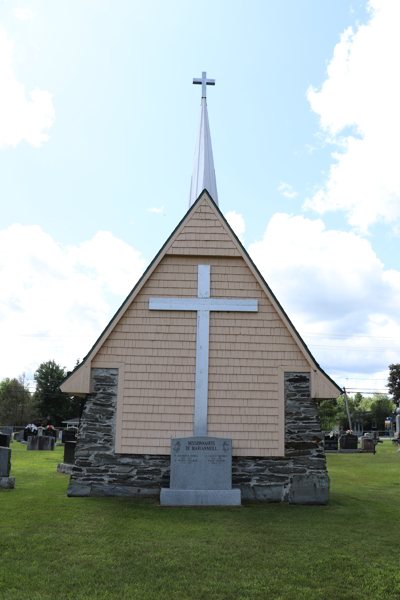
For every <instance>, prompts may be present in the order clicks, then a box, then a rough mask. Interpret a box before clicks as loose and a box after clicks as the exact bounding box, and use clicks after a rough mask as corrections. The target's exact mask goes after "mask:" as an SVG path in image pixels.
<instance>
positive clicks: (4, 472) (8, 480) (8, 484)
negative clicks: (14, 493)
mask: <svg viewBox="0 0 400 600" xmlns="http://www.w3.org/2000/svg"><path fill="white" fill-rule="evenodd" d="M10 473H11V448H4V447H0V489H6V490H10V489H13V488H14V487H15V477H10Z"/></svg>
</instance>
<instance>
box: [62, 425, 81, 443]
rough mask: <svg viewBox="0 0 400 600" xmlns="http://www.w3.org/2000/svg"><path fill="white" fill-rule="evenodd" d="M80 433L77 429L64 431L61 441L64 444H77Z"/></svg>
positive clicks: (72, 428) (71, 428)
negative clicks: (77, 435)
mask: <svg viewBox="0 0 400 600" xmlns="http://www.w3.org/2000/svg"><path fill="white" fill-rule="evenodd" d="M77 431H78V428H77V427H70V428H69V429H64V430H63V431H62V436H61V441H62V443H63V444H65V442H76V433H77Z"/></svg>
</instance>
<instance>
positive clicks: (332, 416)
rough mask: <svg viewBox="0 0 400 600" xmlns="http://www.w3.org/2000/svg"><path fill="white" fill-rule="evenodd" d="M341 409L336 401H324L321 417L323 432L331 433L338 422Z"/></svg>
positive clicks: (321, 407) (321, 405)
mask: <svg viewBox="0 0 400 600" xmlns="http://www.w3.org/2000/svg"><path fill="white" fill-rule="evenodd" d="M338 412H339V408H338V406H337V404H336V401H335V400H322V402H321V404H320V409H319V417H320V423H321V429H322V431H331V430H332V429H334V428H335V426H336V425H337V421H338Z"/></svg>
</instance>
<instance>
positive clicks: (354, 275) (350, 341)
mask: <svg viewBox="0 0 400 600" xmlns="http://www.w3.org/2000/svg"><path fill="white" fill-rule="evenodd" d="M249 253H250V255H251V257H252V259H253V260H254V261H255V263H256V264H257V266H258V268H259V269H260V271H261V272H262V273H263V275H264V277H265V279H266V281H267V283H268V284H269V285H270V286H271V288H272V290H273V292H274V293H275V294H276V296H277V298H278V300H279V302H280V303H281V304H282V306H283V307H284V309H285V310H286V311H287V313H288V315H289V317H290V319H291V320H292V321H293V323H294V325H295V327H296V328H297V329H298V331H299V332H300V333H301V334H302V335H303V336H304V338H305V341H306V342H307V343H308V344H309V346H310V349H311V351H312V352H313V354H314V356H315V357H316V359H317V361H318V362H320V363H321V364H322V366H323V367H326V368H327V370H328V372H330V373H334V372H336V373H337V372H339V371H342V372H345V373H373V372H377V371H383V370H384V369H386V368H387V366H388V365H389V364H390V363H392V362H400V272H399V271H395V270H385V269H384V266H383V264H382V263H381V261H380V260H379V259H378V258H377V256H376V254H375V252H374V251H373V249H372V247H371V244H370V243H369V241H367V240H365V239H363V238H361V237H359V236H358V235H356V234H355V233H351V232H350V233H349V232H339V231H334V230H333V231H326V230H325V227H324V224H323V222H322V221H321V220H320V219H317V220H310V219H306V218H304V217H303V216H290V215H287V214H275V215H274V216H273V217H272V219H271V220H270V222H269V224H268V227H267V229H266V231H265V235H264V238H263V240H262V241H259V242H256V243H254V244H251V245H250V246H249ZM346 336H348V337H346Z"/></svg>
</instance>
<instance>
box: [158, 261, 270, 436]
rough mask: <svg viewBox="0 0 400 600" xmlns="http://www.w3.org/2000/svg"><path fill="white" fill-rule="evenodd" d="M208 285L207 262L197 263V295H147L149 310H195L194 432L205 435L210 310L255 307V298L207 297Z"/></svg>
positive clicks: (256, 308)
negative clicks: (184, 296) (166, 296)
mask: <svg viewBox="0 0 400 600" xmlns="http://www.w3.org/2000/svg"><path fill="white" fill-rule="evenodd" d="M210 288H211V265H198V266H197V298H149V309H150V310H195V311H197V332H196V393H195V411H194V427H193V434H194V435H207V420H208V418H207V417H208V350H209V333H210V311H212V310H214V311H224V312H225V311H231V312H232V311H234V312H257V311H258V300H242V299H237V300H231V299H228V300H225V299H224V298H211V297H210V296H211V290H210Z"/></svg>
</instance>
